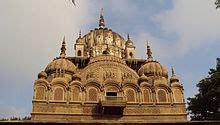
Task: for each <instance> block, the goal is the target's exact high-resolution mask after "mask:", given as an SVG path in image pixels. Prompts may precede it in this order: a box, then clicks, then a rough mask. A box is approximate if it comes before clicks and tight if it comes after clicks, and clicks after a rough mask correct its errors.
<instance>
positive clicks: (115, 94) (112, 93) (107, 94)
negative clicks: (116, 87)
mask: <svg viewBox="0 0 220 125" xmlns="http://www.w3.org/2000/svg"><path fill="white" fill-rule="evenodd" d="M106 96H117V92H106Z"/></svg>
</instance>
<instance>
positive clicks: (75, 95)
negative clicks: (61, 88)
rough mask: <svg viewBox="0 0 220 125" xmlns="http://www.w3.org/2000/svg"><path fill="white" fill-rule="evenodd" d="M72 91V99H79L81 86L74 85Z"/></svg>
mask: <svg viewBox="0 0 220 125" xmlns="http://www.w3.org/2000/svg"><path fill="white" fill-rule="evenodd" d="M72 93H73V97H72V100H73V101H79V93H80V89H79V87H76V86H75V87H73V89H72Z"/></svg>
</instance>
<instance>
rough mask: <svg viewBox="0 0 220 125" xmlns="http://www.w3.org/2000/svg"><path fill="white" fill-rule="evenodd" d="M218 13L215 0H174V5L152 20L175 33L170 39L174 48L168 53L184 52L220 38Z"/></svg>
mask: <svg viewBox="0 0 220 125" xmlns="http://www.w3.org/2000/svg"><path fill="white" fill-rule="evenodd" d="M219 15H220V13H218V11H216V9H215V6H214V0H173V8H172V9H171V10H168V11H165V12H163V13H160V14H158V15H157V16H156V17H155V18H154V21H156V22H157V23H159V25H160V26H161V27H162V29H163V31H164V32H166V33H167V34H169V35H172V34H173V35H177V36H178V37H177V39H176V41H173V43H174V44H173V48H175V49H174V51H171V53H174V52H175V55H176V56H184V55H185V54H188V53H189V52H190V51H192V50H193V49H197V48H200V47H202V46H205V45H206V44H211V42H215V41H216V40H219V36H220V29H219V27H220V23H219V22H220V16H219ZM177 50H178V51H177Z"/></svg>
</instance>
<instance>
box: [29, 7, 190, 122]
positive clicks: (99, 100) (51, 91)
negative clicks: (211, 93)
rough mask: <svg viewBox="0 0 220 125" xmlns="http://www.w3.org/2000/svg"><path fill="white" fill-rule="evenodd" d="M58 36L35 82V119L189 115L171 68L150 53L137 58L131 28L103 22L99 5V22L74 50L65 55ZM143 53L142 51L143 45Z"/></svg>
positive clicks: (148, 118) (176, 119)
mask: <svg viewBox="0 0 220 125" xmlns="http://www.w3.org/2000/svg"><path fill="white" fill-rule="evenodd" d="M65 44H66V40H65V37H64V39H63V41H62V47H61V52H60V55H59V57H56V58H55V59H53V61H52V62H50V63H49V64H48V65H47V67H46V68H45V70H44V71H41V72H40V73H39V74H38V79H37V80H35V82H34V94H33V101H32V104H33V109H32V113H31V119H32V120H33V121H68V122H72V121H75V122H90V121H91V122H102V121H103V122H105V121H108V122H115V121H118V122H136V121H137V122H139V121H140V122H143V121H144V122H158V121H160V122H161V121H164V122H165V121H171V122H172V121H173V122H182V121H186V120H187V117H186V116H187V114H186V109H185V102H184V94H183V86H182V84H181V83H180V82H179V79H178V78H177V76H176V75H175V73H174V69H173V68H172V69H171V74H172V75H171V76H170V77H169V76H168V70H167V68H165V67H164V66H163V65H162V64H160V62H158V61H156V60H155V59H154V58H153V53H152V50H151V47H150V45H149V44H148V45H147V53H146V54H147V58H146V59H136V58H135V46H134V42H133V41H132V40H131V38H130V36H129V34H128V35H127V39H126V40H125V39H124V38H123V37H122V36H121V35H119V34H118V33H116V32H114V31H112V30H111V29H109V28H107V27H106V26H105V22H104V15H103V11H102V12H101V14H100V20H99V27H98V28H95V29H93V30H91V31H90V32H89V33H87V34H85V35H83V36H82V35H81V32H80V33H79V37H78V38H77V39H76V42H75V44H74V46H73V48H74V50H75V56H74V57H69V56H67V55H66V52H65V51H66V45H65ZM143 53H145V51H144V50H143Z"/></svg>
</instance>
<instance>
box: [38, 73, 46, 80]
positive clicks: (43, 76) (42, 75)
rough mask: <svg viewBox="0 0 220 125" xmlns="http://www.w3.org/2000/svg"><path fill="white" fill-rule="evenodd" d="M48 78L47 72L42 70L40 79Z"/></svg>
mask: <svg viewBox="0 0 220 125" xmlns="http://www.w3.org/2000/svg"><path fill="white" fill-rule="evenodd" d="M41 78H42V79H46V78H47V73H46V72H44V71H41V72H40V73H38V79H41Z"/></svg>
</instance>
